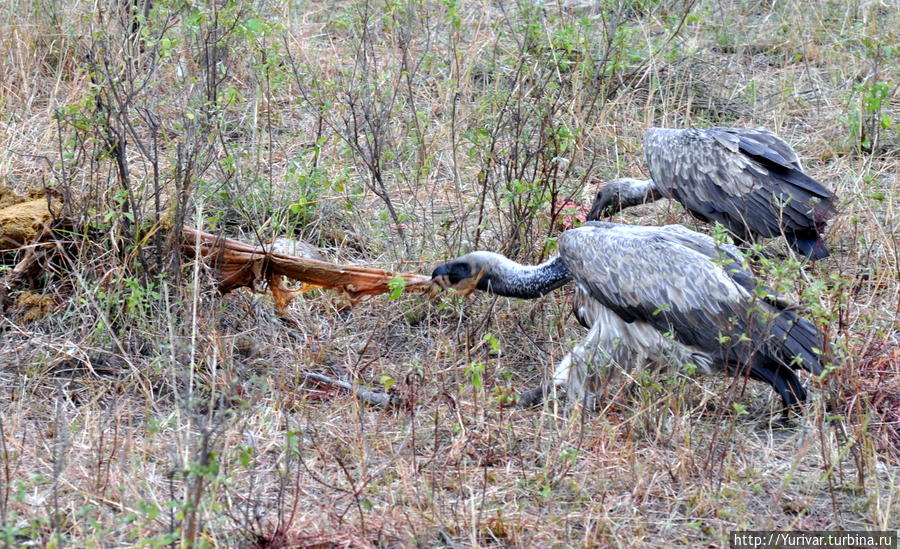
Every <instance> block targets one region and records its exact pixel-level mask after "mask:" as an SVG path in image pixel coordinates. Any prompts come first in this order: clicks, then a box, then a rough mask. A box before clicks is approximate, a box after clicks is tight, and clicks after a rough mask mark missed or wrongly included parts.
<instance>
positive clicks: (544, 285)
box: [478, 256, 572, 299]
mask: <svg viewBox="0 0 900 549" xmlns="http://www.w3.org/2000/svg"><path fill="white" fill-rule="evenodd" d="M495 259H496V260H495V261H494V262H492V263H491V264H490V265H489V266H488V267H487V271H486V272H485V274H484V277H482V279H481V280H480V281H479V282H478V289H479V290H483V291H486V292H491V293H493V294H497V295H502V296H506V297H518V298H520V299H535V298H538V297H541V296H542V295H544V294H547V293H550V292H552V291H553V290H555V289H557V288H559V287H560V286H562V285H563V284H565V283H566V282H568V281H569V280H571V278H572V275H571V273H569V269H567V268H566V264H565V263H563V260H562V259H560V258H559V257H554V258H551V259H548V260H547V261H545V262H543V263H541V264H540V265H522V264H521V263H516V262H515V261H513V260H511V259H507V258H505V257H503V256H496V258H495Z"/></svg>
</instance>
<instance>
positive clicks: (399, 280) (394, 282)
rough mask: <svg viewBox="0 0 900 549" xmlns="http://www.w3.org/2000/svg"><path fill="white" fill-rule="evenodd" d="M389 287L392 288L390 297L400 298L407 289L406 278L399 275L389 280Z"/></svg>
mask: <svg viewBox="0 0 900 549" xmlns="http://www.w3.org/2000/svg"><path fill="white" fill-rule="evenodd" d="M388 288H390V290H391V293H390V295H389V296H388V297H390V298H391V299H400V296H401V295H403V292H404V291H405V290H406V279H405V278H403V277H402V276H400V275H397V276H395V277H394V278H392V279H390V280H388Z"/></svg>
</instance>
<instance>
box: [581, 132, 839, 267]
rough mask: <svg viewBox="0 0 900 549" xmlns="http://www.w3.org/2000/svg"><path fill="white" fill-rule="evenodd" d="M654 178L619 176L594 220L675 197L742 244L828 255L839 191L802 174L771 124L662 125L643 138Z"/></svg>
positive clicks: (598, 203)
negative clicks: (769, 242) (775, 240)
mask: <svg viewBox="0 0 900 549" xmlns="http://www.w3.org/2000/svg"><path fill="white" fill-rule="evenodd" d="M644 155H645V157H646V160H647V167H648V168H649V169H650V176H651V179H648V180H638V179H629V178H626V179H616V180H614V181H611V182H610V183H609V184H607V185H606V186H604V187H603V188H601V189H600V190H599V192H598V193H597V197H596V200H595V201H594V206H593V208H592V210H591V213H590V214H589V215H588V219H589V220H597V219H600V217H602V216H606V215H609V214H611V213H615V212H617V211H619V210H621V209H624V208H627V207H629V206H635V205H637V204H642V203H644V202H651V201H654V200H658V199H660V198H672V199H674V200H677V201H678V202H680V203H681V204H682V205H683V206H684V207H685V208H686V209H687V210H688V211H689V212H690V213H691V214H692V215H693V216H694V217H697V218H698V219H700V220H701V221H706V222H709V223H715V222H719V223H721V224H722V225H723V226H724V227H725V228H726V229H728V230H729V231H730V232H731V233H732V234H733V235H734V236H735V237H737V238H738V239H740V240H742V241H751V240H752V239H754V238H758V237H764V238H771V237H775V236H779V235H782V234H783V235H784V237H785V238H786V240H787V242H788V245H790V247H791V248H793V249H794V250H796V251H797V252H799V253H800V254H802V255H804V256H806V257H808V258H810V259H822V258H824V257H827V256H828V249H827V248H826V246H825V242H824V241H823V240H822V237H821V233H822V231H823V230H824V229H825V223H826V222H827V221H828V219H829V218H830V217H831V216H833V215H834V213H835V209H834V204H833V199H834V195H833V193H832V192H831V191H829V190H828V189H827V188H825V187H824V186H823V185H822V184H821V183H819V182H818V181H816V180H815V179H813V178H811V177H809V176H808V175H806V174H805V173H803V169H802V167H801V166H800V160H799V159H798V158H797V154H796V153H795V152H794V150H793V149H791V147H790V145H788V144H787V143H785V142H784V141H783V140H781V139H780V138H779V137H778V136H776V135H775V134H774V133H772V132H771V131H769V130H767V129H765V128H754V129H744V128H710V129H708V130H699V129H663V128H651V129H650V130H648V131H647V133H646V134H645V136H644Z"/></svg>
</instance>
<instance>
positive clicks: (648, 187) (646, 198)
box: [619, 179, 662, 208]
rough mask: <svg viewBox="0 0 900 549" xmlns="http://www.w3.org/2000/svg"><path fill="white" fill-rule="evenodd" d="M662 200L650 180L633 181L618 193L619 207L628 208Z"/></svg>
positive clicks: (654, 184)
mask: <svg viewBox="0 0 900 549" xmlns="http://www.w3.org/2000/svg"><path fill="white" fill-rule="evenodd" d="M660 198H662V195H661V194H660V192H659V189H658V188H657V186H656V183H654V182H653V180H652V179H634V180H632V181H631V183H629V185H628V186H627V187H625V188H623V189H622V190H620V191H619V207H620V208H630V207H631V206H640V205H641V204H646V203H649V202H655V201H657V200H659V199H660Z"/></svg>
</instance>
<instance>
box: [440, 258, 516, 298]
mask: <svg viewBox="0 0 900 549" xmlns="http://www.w3.org/2000/svg"><path fill="white" fill-rule="evenodd" d="M503 260H506V258H504V257H503V256H501V255H500V254H495V253H492V252H472V253H469V254H466V255H464V256H462V257H458V258H456V259H453V260H451V261H448V262H446V263H443V264H441V265H438V267H437V268H435V270H434V272H432V273H431V281H432V283H434V284H437V285H438V286H440V287H441V288H443V289H445V290H446V289H449V288H453V289H454V290H456V291H458V292H460V293H461V294H463V295H468V294H470V293H472V292H474V291H475V290H487V289H488V282H489V280H488V279H489V278H490V277H489V276H488V277H487V278H486V277H485V275H487V274H488V273H489V272H490V271H491V270H492V269H493V268H494V266H495V265H497V264H499V263H501V262H502V261H503ZM507 261H508V260H507Z"/></svg>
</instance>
